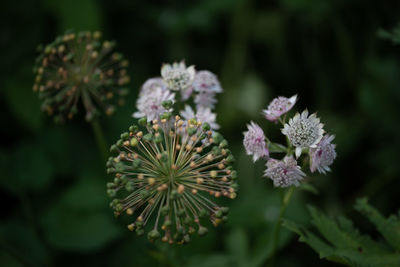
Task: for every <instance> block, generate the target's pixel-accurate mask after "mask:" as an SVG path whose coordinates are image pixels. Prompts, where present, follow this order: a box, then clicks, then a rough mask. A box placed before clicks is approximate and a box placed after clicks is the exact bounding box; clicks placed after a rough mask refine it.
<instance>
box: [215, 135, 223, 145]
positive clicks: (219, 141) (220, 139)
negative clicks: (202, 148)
mask: <svg viewBox="0 0 400 267" xmlns="http://www.w3.org/2000/svg"><path fill="white" fill-rule="evenodd" d="M213 140H214V143H215V144H217V145H218V144H219V143H221V142H222V141H223V140H224V137H223V136H222V135H221V134H220V133H217V132H215V133H214V135H213Z"/></svg>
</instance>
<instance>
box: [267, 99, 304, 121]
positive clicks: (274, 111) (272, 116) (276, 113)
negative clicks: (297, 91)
mask: <svg viewBox="0 0 400 267" xmlns="http://www.w3.org/2000/svg"><path fill="white" fill-rule="evenodd" d="M296 101H297V95H294V96H292V97H291V98H287V97H283V96H279V97H277V98H274V99H273V100H272V101H271V103H269V105H268V108H267V109H264V110H263V112H262V113H263V114H264V116H265V118H266V119H267V120H270V121H276V120H278V119H279V118H280V116H282V115H283V114H285V113H286V112H288V111H289V110H291V109H292V108H293V106H294V104H295V103H296Z"/></svg>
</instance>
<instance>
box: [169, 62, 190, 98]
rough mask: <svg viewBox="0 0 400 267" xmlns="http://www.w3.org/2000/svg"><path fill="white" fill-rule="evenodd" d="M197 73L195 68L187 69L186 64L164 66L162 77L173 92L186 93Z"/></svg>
mask: <svg viewBox="0 0 400 267" xmlns="http://www.w3.org/2000/svg"><path fill="white" fill-rule="evenodd" d="M195 74H196V71H195V69H194V66H190V67H188V68H186V65H185V63H184V62H183V61H182V62H180V63H177V62H175V63H173V64H172V65H170V64H164V65H163V66H162V67H161V76H162V78H163V79H164V81H165V82H166V83H167V84H168V88H169V89H170V90H173V91H181V92H183V91H185V90H187V89H188V88H189V87H190V86H191V85H192V82H193V79H194V76H195Z"/></svg>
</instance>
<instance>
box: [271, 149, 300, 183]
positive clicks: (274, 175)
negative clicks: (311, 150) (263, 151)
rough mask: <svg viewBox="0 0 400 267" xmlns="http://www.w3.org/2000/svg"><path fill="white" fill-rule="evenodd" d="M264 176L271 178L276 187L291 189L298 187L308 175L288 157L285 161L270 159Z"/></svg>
mask: <svg viewBox="0 0 400 267" xmlns="http://www.w3.org/2000/svg"><path fill="white" fill-rule="evenodd" d="M264 176H266V177H268V178H270V179H271V180H272V181H273V182H274V186H275V187H289V186H291V185H295V186H298V185H299V184H300V183H299V182H300V181H301V180H302V179H303V177H304V176H306V174H305V173H304V172H302V171H301V168H300V166H298V165H297V162H296V160H295V159H294V158H293V157H292V156H286V157H284V158H283V160H276V159H269V160H268V162H267V169H266V170H265V172H264Z"/></svg>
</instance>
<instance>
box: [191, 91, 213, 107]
mask: <svg viewBox="0 0 400 267" xmlns="http://www.w3.org/2000/svg"><path fill="white" fill-rule="evenodd" d="M194 103H195V104H196V106H197V107H199V108H214V106H215V103H217V99H216V97H215V93H212V92H211V93H210V92H199V93H197V94H196V95H195V97H194Z"/></svg>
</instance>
